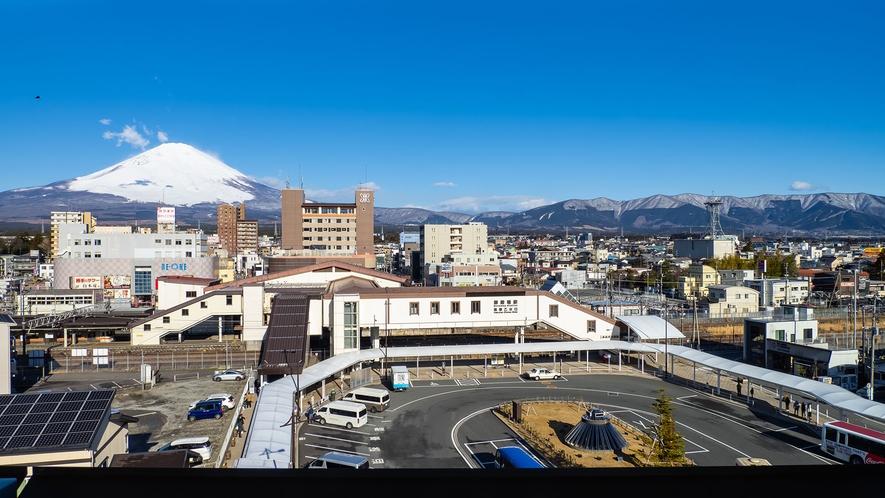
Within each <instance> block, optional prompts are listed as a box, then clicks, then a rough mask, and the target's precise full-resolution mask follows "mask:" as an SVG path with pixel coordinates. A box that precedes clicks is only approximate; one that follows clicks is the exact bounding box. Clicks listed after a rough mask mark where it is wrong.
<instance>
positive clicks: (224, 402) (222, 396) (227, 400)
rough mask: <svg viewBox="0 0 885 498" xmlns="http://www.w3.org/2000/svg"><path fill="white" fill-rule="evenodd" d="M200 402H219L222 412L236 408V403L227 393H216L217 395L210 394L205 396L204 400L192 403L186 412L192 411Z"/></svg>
mask: <svg viewBox="0 0 885 498" xmlns="http://www.w3.org/2000/svg"><path fill="white" fill-rule="evenodd" d="M200 401H220V402H221V407H222V409H224V410H230V409H232V408H236V406H237V402H236V401H234V397H233V395H231V394H228V393H217V394H210V395H209V396H206V397H205V398H203V399H201V400H197V401H194V402H193V403H191V404H190V405H189V406H188V407H187V408H188V410H193V409H194V406H196V405H197V403H199V402H200Z"/></svg>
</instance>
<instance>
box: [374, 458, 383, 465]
mask: <svg viewBox="0 0 885 498" xmlns="http://www.w3.org/2000/svg"><path fill="white" fill-rule="evenodd" d="M372 465H384V459H383V458H373V459H372Z"/></svg>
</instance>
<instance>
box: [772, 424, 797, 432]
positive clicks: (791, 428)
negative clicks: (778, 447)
mask: <svg viewBox="0 0 885 498" xmlns="http://www.w3.org/2000/svg"><path fill="white" fill-rule="evenodd" d="M797 427H798V426H795V425H791V426H790V427H783V428H781V429H776V430H773V431H768V432H781V431H791V430H793V429H795V428H797Z"/></svg>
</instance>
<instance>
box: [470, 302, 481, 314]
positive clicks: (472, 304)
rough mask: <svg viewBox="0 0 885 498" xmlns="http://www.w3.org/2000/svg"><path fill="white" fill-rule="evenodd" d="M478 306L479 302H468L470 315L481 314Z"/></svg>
mask: <svg viewBox="0 0 885 498" xmlns="http://www.w3.org/2000/svg"><path fill="white" fill-rule="evenodd" d="M479 304H480V302H479V301H470V313H473V314H475V313H481V312H482V311H481V310H480V306H479Z"/></svg>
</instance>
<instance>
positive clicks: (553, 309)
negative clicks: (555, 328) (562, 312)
mask: <svg viewBox="0 0 885 498" xmlns="http://www.w3.org/2000/svg"><path fill="white" fill-rule="evenodd" d="M557 316H559V305H558V304H551V305H550V318H553V317H557Z"/></svg>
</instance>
